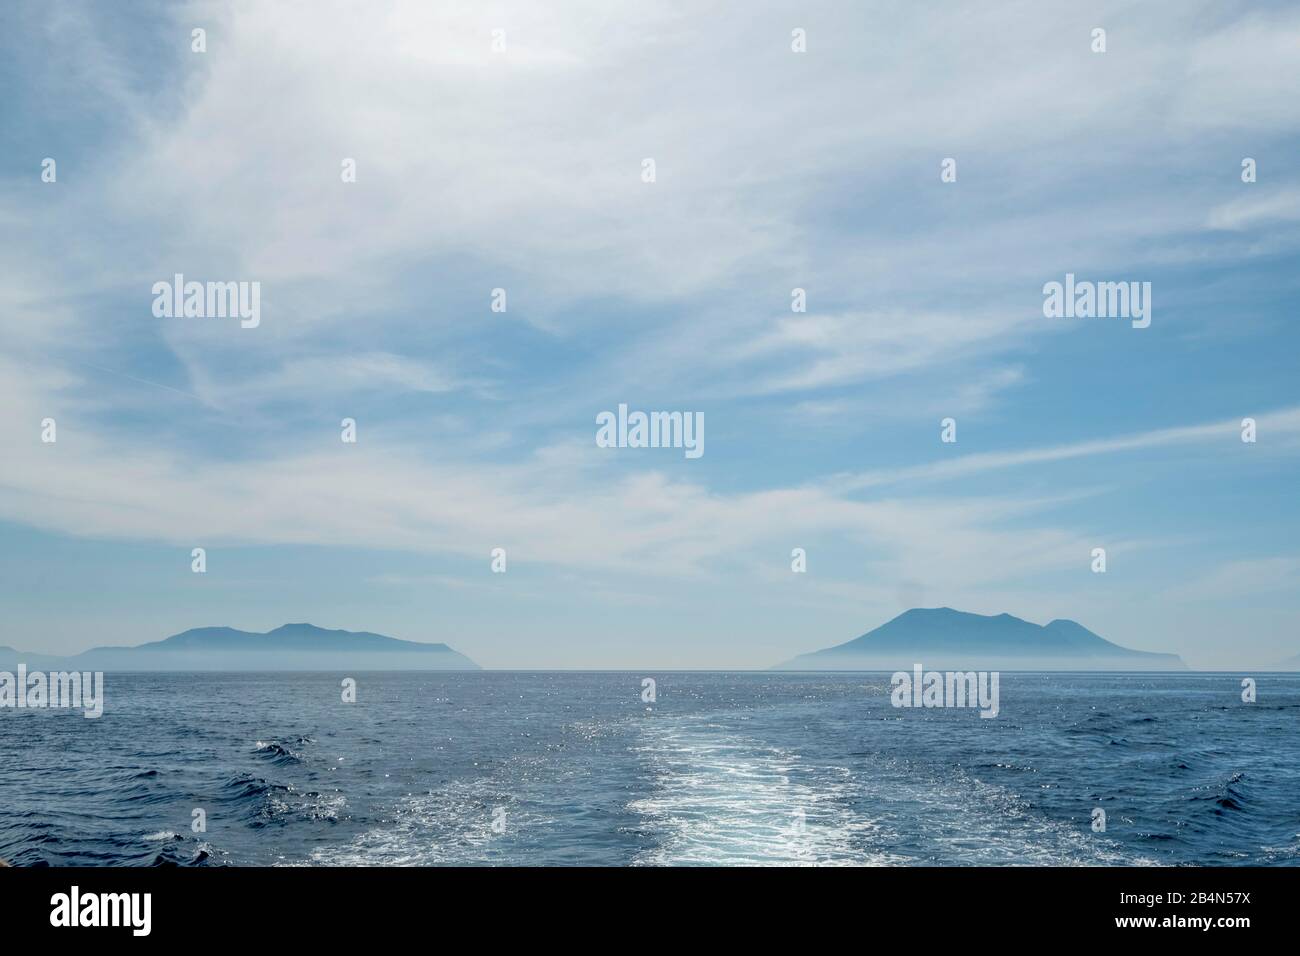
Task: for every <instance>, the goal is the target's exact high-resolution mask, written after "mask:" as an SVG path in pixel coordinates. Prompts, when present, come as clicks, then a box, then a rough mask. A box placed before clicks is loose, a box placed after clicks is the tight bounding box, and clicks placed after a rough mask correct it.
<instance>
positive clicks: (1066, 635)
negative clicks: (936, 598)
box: [785, 607, 1185, 670]
mask: <svg viewBox="0 0 1300 956" xmlns="http://www.w3.org/2000/svg"><path fill="white" fill-rule="evenodd" d="M916 662H923V663H925V664H927V665H932V666H935V667H945V666H961V667H963V668H971V667H974V668H976V669H1006V670H1182V669H1184V668H1185V665H1184V664H1183V662H1182V661H1181V660H1179V658H1178V656H1177V655H1175V654H1158V653H1152V652H1148V651H1135V650H1130V649H1129V648H1126V647H1120V646H1119V645H1118V644H1112V643H1111V642H1110V641H1107V640H1105V639H1104V638H1102V637H1100V636H1098V635H1097V634H1094V633H1093V632H1092V631H1090V630H1088V629H1087V628H1086V627H1084V626H1083V625H1082V624H1079V623H1077V622H1076V621H1071V620H1066V619H1064V618H1057V619H1055V620H1053V621H1052V622H1051V623H1050V624H1048V625H1046V626H1043V625H1039V624H1034V623H1033V622H1031V621H1026V620H1024V619H1023V618H1019V617H1016V616H1015V615H1013V614H1009V613H1006V612H1003V613H1001V614H998V615H984V614H972V613H970V612H969V611H958V610H956V609H955V608H950V607H939V608H911V609H909V610H907V611H904V612H903V613H901V614H899V615H898V616H897V617H894V618H892V619H891V620H889V621H886V622H885V623H884V624H882V625H880V627H877V628H876V629H875V630H872V631H868V632H867V633H866V634H863V635H862V636H860V637H858V638H855V639H854V640H851V641H849V642H847V643H845V644H840V645H838V646H836V647H830V648H827V649H825V650H822V651H816V652H814V653H811V654H804V655H802V656H800V657H797V658H795V660H794V661H791V662H790V663H789V664H788V665H785V666H787V667H790V668H791V669H795V670H895V669H898V668H908V667H911V666H912V665H913V663H916Z"/></svg>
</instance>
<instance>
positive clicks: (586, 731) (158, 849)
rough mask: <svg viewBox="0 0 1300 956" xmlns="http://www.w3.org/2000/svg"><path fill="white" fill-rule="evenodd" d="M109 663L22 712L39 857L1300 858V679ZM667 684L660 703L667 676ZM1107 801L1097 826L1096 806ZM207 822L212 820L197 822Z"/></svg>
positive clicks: (64, 861)
mask: <svg viewBox="0 0 1300 956" xmlns="http://www.w3.org/2000/svg"><path fill="white" fill-rule="evenodd" d="M342 676H343V675H338V674H193V675H175V674H109V675H108V676H107V678H106V698H107V701H106V704H105V711H104V716H103V717H102V718H101V719H99V720H87V719H85V718H84V717H82V715H81V713H80V712H79V711H15V710H4V711H0V857H3V858H5V859H7V860H9V862H10V863H12V864H15V865H54V866H58V865H69V864H84V865H150V864H179V865H205V866H212V865H249V864H256V865H285V866H303V865H305V866H315V865H348V864H372V865H427V864H469V865H502V864H507V865H570V864H596V865H619V866H623V865H646V866H653V865H692V864H706V865H708V864H750V865H770V864H786V865H811V864H830V865H909V864H942V865H988V864H997V865H1005V864H1015V865H1038V864H1066V865H1094V864H1118V865H1147V864H1243V865H1244V864H1251V865H1296V864H1297V862H1300V733H1298V732H1297V730H1298V723H1300V678H1297V677H1295V676H1268V675H1260V676H1258V678H1257V679H1258V682H1259V689H1258V694H1259V697H1258V701H1257V702H1255V703H1249V704H1247V703H1243V702H1242V700H1241V686H1240V684H1241V677H1240V676H1234V675H1214V674H1183V675H1136V674H1135V675H1114V674H1107V675H1082V674H1010V673H1003V674H1002V678H1001V692H1000V697H1001V701H1000V713H999V715H998V716H997V717H996V718H994V719H984V718H981V717H980V716H979V712H978V711H977V710H968V709H896V708H894V707H893V706H891V704H890V696H889V690H890V687H889V675H887V674H836V675H825V674H777V673H734V674H733V673H674V672H667V673H658V674H655V673H650V672H647V673H645V674H641V673H574V672H544V673H524V672H482V673H406V674H394V673H372V674H356V675H352V676H354V677H355V678H356V680H357V699H356V702H355V703H344V702H343V700H342V691H341V688H340V679H341V677H342ZM647 676H648V677H653V678H654V679H655V681H656V688H655V689H656V696H655V700H654V702H653V703H647V702H645V701H643V700H642V678H643V677H647ZM1098 807H1099V808H1101V809H1102V810H1104V811H1105V815H1106V828H1105V831H1104V832H1094V829H1093V819H1094V808H1098ZM196 810H201V811H202V819H203V821H204V823H205V825H206V831H205V832H197V833H196V832H194V828H193V823H194V821H195V819H196V815H195V811H196Z"/></svg>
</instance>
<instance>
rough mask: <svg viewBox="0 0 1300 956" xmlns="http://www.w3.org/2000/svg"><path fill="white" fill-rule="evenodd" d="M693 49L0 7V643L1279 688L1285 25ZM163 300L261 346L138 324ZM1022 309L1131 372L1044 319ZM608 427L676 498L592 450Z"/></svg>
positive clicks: (1287, 651)
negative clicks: (1097, 46) (1066, 655)
mask: <svg viewBox="0 0 1300 956" xmlns="http://www.w3.org/2000/svg"><path fill="white" fill-rule="evenodd" d="M435 7H436V8H435ZM376 10H379V11H380V12H376ZM739 11H740V8H739V7H738V6H737V5H734V4H731V5H728V4H714V3H700V2H692V3H674V2H664V3H657V4H650V5H635V6H629V7H628V9H615V8H613V7H611V6H610V5H609V4H606V3H598V2H594V0H592V2H562V3H558V4H555V5H554V6H553V8H549V7H548V10H546V11H542V10H541V9H539V8H537V6H536V5H533V4H493V3H448V4H438V5H430V4H423V3H409V4H408V3H392V4H383V5H380V6H379V7H378V8H368V12H366V11H364V10H363V9H362V8H361V7H360V6H359V5H354V4H341V5H338V6H334V5H330V4H320V3H311V4H294V3H278V4H275V5H271V4H251V3H250V4H234V5H225V4H193V5H184V4H179V5H174V4H167V5H161V4H160V5H156V6H151V5H147V4H140V5H132V7H131V9H130V10H129V11H123V10H118V9H115V10H113V11H109V10H108V9H107V8H105V7H103V6H102V5H97V4H84V5H83V4H77V3H53V4H36V3H19V4H7V5H5V9H4V11H3V12H0V20H3V29H0V80H2V81H3V82H2V84H0V85H2V88H3V91H4V92H3V100H0V103H2V105H0V142H3V147H4V148H3V150H0V155H2V156H3V166H0V223H3V225H4V228H3V229H0V244H3V249H2V255H0V278H2V279H3V281H2V282H0V335H2V337H3V341H4V347H3V349H0V405H2V406H3V408H4V409H5V412H4V414H3V416H0V447H3V448H4V450H5V454H4V459H3V465H2V466H0V602H3V606H4V608H5V611H6V613H5V614H4V616H3V621H0V644H4V645H11V646H16V647H20V648H24V649H28V650H34V651H48V652H70V651H76V650H80V649H83V648H85V647H88V646H92V645H95V644H102V643H139V642H143V641H147V640H156V639H158V638H160V637H163V636H165V635H167V634H171V633H174V632H177V631H180V630H183V629H185V628H188V627H193V626H200V625H210V624H229V625H233V626H237V627H242V628H247V629H254V630H265V629H269V628H271V627H274V626H277V625H279V624H282V623H284V622H286V621H303V620H309V621H312V622H314V623H317V624H321V625H324V626H329V627H345V628H351V629H366V630H375V631H380V632H383V633H387V634H391V635H393V636H397V637H403V638H408V639H413V640H436V641H446V642H448V643H450V644H452V645H453V646H454V647H456V648H457V649H459V650H461V651H463V652H464V653H467V654H469V655H470V656H471V657H473V658H474V659H475V660H477V661H479V662H480V663H482V664H484V665H487V666H499V667H733V666H734V667H755V666H757V667H762V666H768V665H770V664H773V663H776V662H778V661H781V660H785V659H788V658H790V657H792V656H794V655H795V654H797V653H801V652H805V651H809V650H814V649H817V648H819V647H824V646H827V645H830V644H835V643H840V642H841V641H844V640H847V639H849V638H851V637H854V636H856V635H857V634H860V633H862V632H863V631H866V630H868V629H870V628H871V627H874V626H876V625H878V624H880V623H882V622H883V621H885V620H887V619H888V618H890V617H892V616H893V615H895V614H897V613H899V612H900V611H902V610H904V609H906V608H907V607H911V606H915V605H922V606H937V605H949V606H954V607H958V608H962V609H965V610H971V611H977V612H981V613H1001V612H1003V611H1007V612H1010V613H1013V614H1016V615H1019V616H1022V617H1026V618H1029V619H1031V620H1035V621H1038V622H1040V623H1045V622H1046V621H1049V620H1051V619H1052V618H1056V617H1068V618H1073V619H1075V620H1078V621H1080V622H1081V623H1083V624H1085V625H1086V626H1088V627H1090V628H1092V629H1093V630H1095V631H1097V632H1098V633H1100V634H1102V635H1103V636H1104V637H1107V638H1108V639H1111V640H1114V641H1116V642H1118V643H1121V644H1125V645H1127V646H1130V647H1135V648H1141V649H1145V650H1158V651H1173V652H1176V653H1179V654H1182V655H1183V657H1184V659H1185V660H1187V661H1188V662H1189V663H1190V664H1192V665H1193V666H1199V667H1207V668H1226V669H1249V668H1257V667H1263V666H1267V665H1268V664H1271V663H1274V662H1276V661H1278V660H1280V659H1281V658H1284V657H1287V656H1290V655H1293V654H1296V653H1300V587H1297V585H1298V584H1300V549H1298V548H1297V546H1296V541H1297V531H1298V530H1300V529H1298V527H1297V525H1298V522H1297V517H1296V508H1295V498H1296V465H1297V458H1298V457H1300V394H1297V392H1298V389H1297V384H1296V383H1297V375H1296V370H1297V342H1298V340H1300V333H1298V332H1297V317H1296V310H1295V305H1294V303H1295V301H1296V297H1297V291H1298V290H1297V286H1298V285H1300V270H1298V269H1297V268H1296V264H1297V259H1296V253H1297V246H1300V230H1298V229H1297V226H1298V225H1300V165H1298V163H1297V158H1296V157H1297V156H1298V155H1300V150H1298V149H1297V146H1300V135H1298V133H1300V99H1298V98H1297V97H1295V95H1294V91H1295V89H1296V88H1297V81H1300V10H1297V9H1296V8H1295V7H1294V5H1287V4H1282V3H1278V4H1268V3H1257V4H1253V5H1250V6H1249V7H1244V8H1233V7H1228V6H1225V5H1222V4H1210V3H1196V2H1190V3H1188V2H1184V3H1177V4H1174V3H1152V4H1143V5H1142V6H1141V7H1140V8H1139V9H1132V8H1131V5H1127V4H1118V3H1114V4H1112V3H1100V4H1092V5H1089V6H1088V8H1087V9H1083V8H1079V7H1078V5H1075V4H1066V3H1042V2H1033V3H1011V4H1006V5H1003V6H1002V7H1001V8H1000V9H999V11H998V12H996V13H993V12H990V11H988V10H986V9H977V8H974V7H972V6H971V5H962V4H946V3H938V4H927V5H925V9H924V10H922V9H920V8H913V7H912V6H911V5H897V4H871V5H862V4H848V3H809V4H801V5H798V6H797V7H796V8H792V7H790V5H788V4H776V3H772V4H769V3H756V4H746V5H745V6H744V8H743V13H741V12H739ZM194 27H202V28H204V29H205V30H206V31H207V52H205V53H194V52H192V51H191V40H190V37H191V30H192V29H193V28H194ZM1096 27H1102V28H1104V29H1106V31H1107V50H1106V52H1105V53H1094V52H1092V50H1091V43H1092V39H1091V34H1092V30H1093V29H1094V28H1096ZM795 28H801V29H804V30H806V31H807V52H805V53H793V52H792V51H791V49H790V40H791V31H792V30H793V29H795ZM493 30H504V31H505V37H506V48H505V50H504V51H498V52H494V51H493V49H492V36H493V33H492V31H493ZM45 157H52V158H54V159H55V160H56V162H57V181H56V182H54V183H45V182H42V181H41V162H42V160H43V159H44V158H45ZM346 157H350V158H354V159H355V160H356V164H357V181H356V182H355V183H344V182H342V181H341V177H340V164H341V161H342V160H343V159H344V158H346ZM647 157H651V158H653V159H654V160H655V162H656V171H657V175H656V181H655V182H653V183H646V182H643V181H642V179H641V168H642V160H643V159H645V158H647ZM947 157H952V158H955V159H956V161H957V172H958V174H957V180H956V182H951V183H944V182H941V180H940V175H939V174H940V163H941V161H942V160H943V159H945V158H947ZM1246 157H1250V158H1253V159H1254V160H1255V161H1256V163H1257V168H1258V179H1257V181H1256V182H1253V183H1244V182H1242V179H1241V163H1242V160H1243V158H1246ZM177 272H180V273H184V274H185V275H186V277H187V278H191V279H198V280H200V281H205V280H214V281H238V280H245V281H258V282H260V283H261V289H262V321H261V324H260V326H259V327H257V328H256V329H242V328H240V325H239V322H238V320H230V319H220V318H188V319H187V318H156V317H155V316H154V315H153V314H152V311H151V305H152V301H153V297H152V294H151V292H150V290H151V287H152V285H153V283H154V282H156V281H160V280H163V281H167V280H170V278H171V277H172V275H173V274H175V273H177ZM1067 272H1072V273H1075V274H1076V275H1078V276H1079V277H1080V278H1081V279H1092V280H1096V281H1143V282H1150V283H1151V284H1152V289H1153V292H1152V300H1153V311H1152V322H1151V326H1150V327H1149V328H1146V329H1134V328H1132V327H1131V326H1130V323H1129V322H1128V321H1126V320H1120V319H1066V318H1055V319H1049V318H1045V317H1044V315H1043V310H1042V305H1043V292H1042V289H1043V285H1044V283H1046V282H1050V281H1061V280H1062V279H1063V277H1064V275H1065V274H1066V273H1067ZM796 287H798V288H803V289H806V290H807V299H808V308H807V312H806V313H793V312H792V311H791V308H790V301H791V300H790V296H791V290H792V289H793V288H796ZM494 288H504V289H506V291H507V296H508V307H507V311H506V312H505V313H494V312H492V311H491V310H490V308H489V303H490V296H491V292H492V290H493V289H494ZM621 402H625V403H627V404H628V405H629V406H631V407H632V408H633V409H642V410H646V411H650V410H683V411H698V412H703V413H704V417H705V423H706V429H705V431H706V452H705V454H704V455H703V457H701V458H699V459H697V460H688V459H686V458H685V457H684V456H683V455H682V453H681V451H680V450H674V449H603V448H598V447H596V444H595V440H594V438H595V431H596V426H595V417H596V415H597V414H598V413H600V412H602V411H605V410H613V409H616V408H617V406H618V404H619V403H621ZM1246 416H1250V417H1254V418H1256V419H1257V421H1258V423H1259V434H1258V441H1257V442H1256V443H1254V444H1246V443H1243V442H1241V441H1240V437H1239V424H1240V421H1241V419H1242V418H1243V417H1246ZM46 417H51V418H54V419H55V420H56V421H57V423H58V426H57V427H58V441H57V442H56V443H54V444H47V443H42V442H41V440H40V434H41V427H40V422H41V420H42V419H44V418H46ZM345 417H350V418H354V419H355V420H356V421H357V423H358V433H359V437H358V441H357V443H356V444H354V445H349V444H344V443H342V442H341V441H340V438H339V432H340V429H339V423H340V420H341V419H343V418H345ZM945 417H952V418H955V419H956V421H957V441H956V442H955V443H953V444H944V443H941V441H940V425H939V423H940V420H941V419H943V418H945ZM194 547H204V548H206V549H207V552H208V571H207V573H206V574H203V575H196V574H193V573H191V571H190V549H191V548H194ZM495 547H503V548H505V549H506V551H507V555H508V562H509V563H508V571H507V572H506V573H505V574H493V573H492V572H491V570H490V566H489V553H490V552H491V550H492V549H493V548H495ZM795 547H801V548H804V549H806V551H807V554H808V571H807V573H805V574H794V573H792V572H791V570H790V552H791V549H792V548H795ZM1095 547H1104V548H1106V549H1107V571H1106V573H1105V574H1094V573H1093V572H1092V570H1091V560H1092V559H1091V552H1092V549H1093V548H1095Z"/></svg>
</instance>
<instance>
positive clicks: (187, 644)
mask: <svg viewBox="0 0 1300 956" xmlns="http://www.w3.org/2000/svg"><path fill="white" fill-rule="evenodd" d="M20 658H21V660H22V661H23V662H25V663H27V665H28V667H29V668H31V669H38V668H39V669H45V670H50V669H57V668H72V669H78V670H141V671H154V670H186V671H188V670H232V671H243V670H334V669H337V668H341V667H347V668H352V669H356V670H480V667H479V665H478V664H476V663H475V662H474V661H472V660H470V658H468V657H466V656H465V655H464V654H461V653H460V652H459V651H456V650H454V649H452V648H451V647H449V646H448V645H447V644H443V643H427V644H426V643H421V642H418V641H406V640H401V639H399V638H395V637H388V636H386V635H384V634H376V633H374V632H372V631H345V630H341V629H330V628H324V627H318V626H316V625H315V624H309V623H306V622H302V623H291V624H282V625H280V626H279V627H277V628H274V629H272V630H270V631H265V632H258V631H241V630H239V629H237V628H233V627H225V626H209V627H194V628H189V629H188V630H185V631H180V632H179V633H176V634H172V635H171V636H169V637H165V638H163V639H162V640H158V641H150V642H147V643H144V644H138V645H134V646H115V645H114V646H110V645H105V646H99V647H92V648H90V649H89V650H85V651H81V652H80V653H77V654H72V655H69V656H66V657H63V656H57V655H50V654H26V655H24V654H21V653H20V652H18V651H16V650H14V649H12V648H0V664H3V663H5V662H8V661H10V660H11V659H13V660H17V659H20ZM376 665H379V666H376Z"/></svg>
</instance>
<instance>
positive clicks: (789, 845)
mask: <svg viewBox="0 0 1300 956" xmlns="http://www.w3.org/2000/svg"><path fill="white" fill-rule="evenodd" d="M638 749H639V751H640V752H641V754H642V756H643V757H644V758H645V759H646V760H647V761H648V762H649V763H650V765H651V767H652V769H653V771H654V772H655V773H656V775H657V781H656V793H655V794H654V795H653V796H651V797H647V798H645V799H641V800H635V801H633V802H632V803H630V804H629V805H628V809H630V810H633V811H634V812H636V813H639V814H641V815H642V816H643V817H645V818H646V820H647V824H648V828H649V829H650V830H651V831H652V832H653V833H655V835H656V836H657V837H658V845H656V846H655V847H653V848H648V849H646V850H643V851H642V852H641V853H640V854H638V855H637V857H636V862H637V863H639V864H646V865H691V864H701V865H743V866H764V865H784V866H790V865H795V866H797V865H828V864H830V865H835V864H839V865H872V864H885V863H891V862H901V861H900V860H898V859H896V858H893V857H891V856H890V855H889V854H886V853H882V852H875V851H869V850H867V849H865V846H866V844H867V843H868V842H869V841H870V834H871V832H872V831H873V830H875V828H876V825H875V823H874V822H873V821H872V820H869V819H866V818H865V817H863V816H860V815H855V814H854V813H853V812H852V811H851V810H850V809H849V808H848V806H847V805H846V804H845V802H844V798H845V797H846V796H847V795H848V794H849V792H850V790H851V781H850V774H849V771H848V770H847V769H845V768H825V767H823V768H818V776H819V778H820V779H819V780H818V782H817V784H816V786H809V785H807V784H805V783H803V782H800V777H801V776H802V773H801V770H800V766H799V764H800V760H799V757H798V756H797V755H796V754H793V753H790V752H788V751H784V750H781V749H779V748H776V747H770V746H766V745H763V744H759V743H756V742H754V741H750V740H746V739H744V738H741V737H737V736H736V735H734V734H732V733H729V732H727V731H726V730H725V729H724V728H721V727H719V726H717V725H716V724H711V723H709V722H707V720H706V719H693V718H677V719H672V718H653V719H649V720H647V721H646V722H645V728H644V732H643V735H642V738H641V742H640V745H639V748H638Z"/></svg>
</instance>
